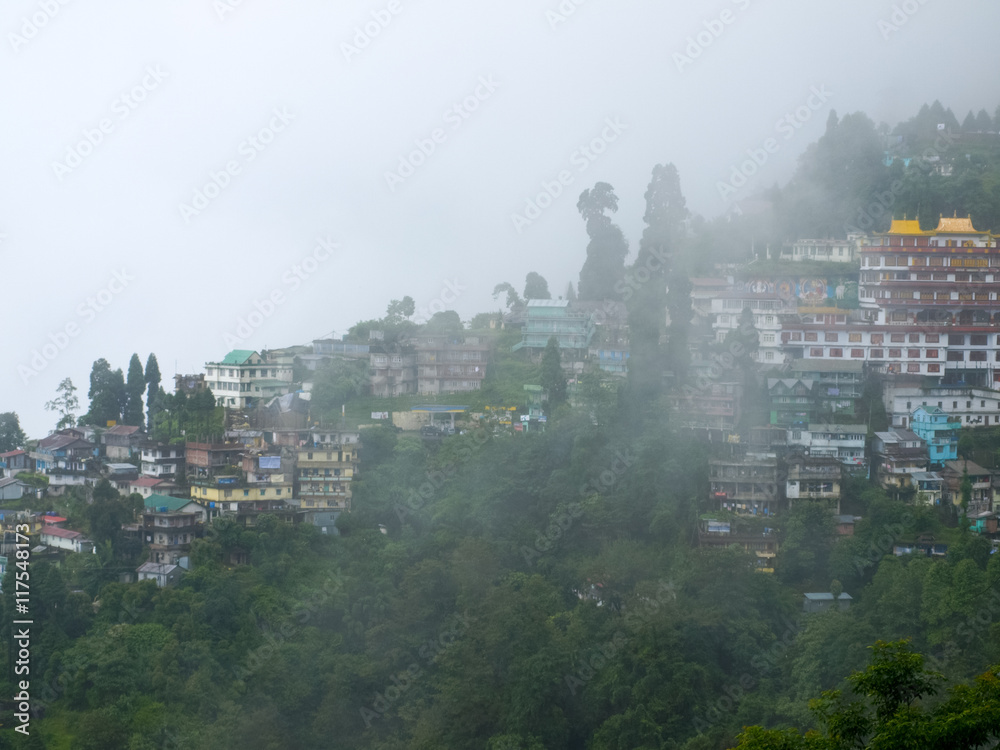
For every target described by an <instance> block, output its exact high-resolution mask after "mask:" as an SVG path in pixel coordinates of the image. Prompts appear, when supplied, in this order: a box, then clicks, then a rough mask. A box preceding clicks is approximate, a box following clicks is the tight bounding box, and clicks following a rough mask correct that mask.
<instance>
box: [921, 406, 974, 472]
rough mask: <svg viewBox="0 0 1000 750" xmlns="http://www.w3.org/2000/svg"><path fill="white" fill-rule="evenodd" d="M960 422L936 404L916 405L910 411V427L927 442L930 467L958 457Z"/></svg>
mask: <svg viewBox="0 0 1000 750" xmlns="http://www.w3.org/2000/svg"><path fill="white" fill-rule="evenodd" d="M961 426H962V423H961V422H959V421H957V420H955V419H953V418H952V417H951V416H949V415H948V413H947V412H945V411H943V410H942V409H940V408H939V407H937V406H918V407H917V408H916V409H914V410H913V411H912V412H910V429H911V430H912V431H913V432H915V433H916V434H917V435H919V436H920V437H921V438H923V439H924V440H925V441H926V442H927V453H928V458H929V459H930V463H931V466H932V467H939V466H941V465H943V464H944V462H945V461H954V460H955V459H957V458H958V431H959V429H960V428H961Z"/></svg>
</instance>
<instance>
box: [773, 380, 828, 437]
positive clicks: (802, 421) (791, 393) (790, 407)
mask: <svg viewBox="0 0 1000 750" xmlns="http://www.w3.org/2000/svg"><path fill="white" fill-rule="evenodd" d="M815 392H816V383H815V382H814V381H812V380H809V379H806V378H768V379H767V394H768V398H769V399H770V401H771V419H770V422H771V424H774V425H780V426H782V427H790V426H792V425H797V426H799V427H805V426H806V425H808V424H809V423H810V422H813V421H815V418H816V414H817V407H816V395H815Z"/></svg>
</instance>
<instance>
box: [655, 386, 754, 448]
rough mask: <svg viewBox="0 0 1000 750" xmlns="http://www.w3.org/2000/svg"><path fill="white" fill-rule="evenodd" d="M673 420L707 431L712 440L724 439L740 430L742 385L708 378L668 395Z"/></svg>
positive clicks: (685, 426) (690, 427) (673, 421)
mask: <svg viewBox="0 0 1000 750" xmlns="http://www.w3.org/2000/svg"><path fill="white" fill-rule="evenodd" d="M668 403H669V405H670V420H671V422H672V423H673V424H676V425H679V426H681V427H684V428H687V429H691V430H699V431H703V432H706V433H708V436H709V438H710V439H711V440H715V441H719V442H721V441H724V440H726V438H727V437H728V436H729V435H733V434H735V433H736V431H737V425H738V423H739V420H740V417H741V415H742V408H743V385H742V384H741V383H737V382H708V383H706V384H704V386H703V387H702V388H693V387H692V388H689V389H686V390H684V391H680V392H677V391H675V392H674V393H672V394H670V395H669V396H668Z"/></svg>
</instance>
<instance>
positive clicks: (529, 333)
mask: <svg viewBox="0 0 1000 750" xmlns="http://www.w3.org/2000/svg"><path fill="white" fill-rule="evenodd" d="M526 315H527V319H526V320H525V323H524V326H523V327H522V328H521V340H520V341H519V342H518V343H516V344H514V346H513V347H512V351H515V352H516V351H518V350H520V349H527V350H528V351H529V352H530V353H531V355H532V356H540V355H541V353H542V351H543V350H544V349H545V347H546V345H547V344H548V343H549V339H550V338H552V337H553V336H555V338H556V341H557V342H558V343H559V349H560V351H561V352H562V353H563V355H564V356H566V355H568V356H569V357H570V358H572V359H578V360H583V359H584V358H585V356H586V354H587V350H588V348H589V347H590V341H591V339H592V338H593V336H594V331H595V322H594V313H593V312H590V311H588V310H579V311H578V310H574V309H572V308H571V306H570V303H569V302H568V301H567V300H562V299H558V300H557V299H530V300H528V304H527V306H526Z"/></svg>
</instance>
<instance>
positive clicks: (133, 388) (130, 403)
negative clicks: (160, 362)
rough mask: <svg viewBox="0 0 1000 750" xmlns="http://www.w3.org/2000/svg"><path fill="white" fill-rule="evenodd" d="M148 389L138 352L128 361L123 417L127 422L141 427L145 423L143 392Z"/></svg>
mask: <svg viewBox="0 0 1000 750" xmlns="http://www.w3.org/2000/svg"><path fill="white" fill-rule="evenodd" d="M145 390H146V378H145V375H144V374H143V371H142V362H141V361H140V360H139V355H138V354H133V355H132V359H130V360H129V363H128V379H127V380H126V381H125V396H126V401H125V408H124V409H123V410H122V419H123V420H124V422H125V424H127V425H132V426H134V427H139V428H140V429H141V428H142V427H143V425H144V424H145V419H144V418H143V410H142V394H143V392H144V391H145Z"/></svg>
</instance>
